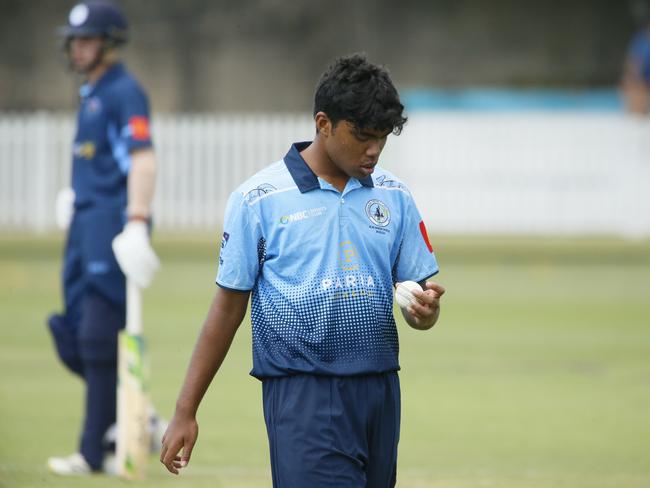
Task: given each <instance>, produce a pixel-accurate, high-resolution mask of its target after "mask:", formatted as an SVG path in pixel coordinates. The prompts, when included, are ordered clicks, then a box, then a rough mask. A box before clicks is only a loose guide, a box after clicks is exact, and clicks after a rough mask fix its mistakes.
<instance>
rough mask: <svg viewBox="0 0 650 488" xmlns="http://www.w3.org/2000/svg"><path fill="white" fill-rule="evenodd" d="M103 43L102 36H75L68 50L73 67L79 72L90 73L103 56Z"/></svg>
mask: <svg viewBox="0 0 650 488" xmlns="http://www.w3.org/2000/svg"><path fill="white" fill-rule="evenodd" d="M103 43H104V40H103V39H102V38H101V37H73V38H72V39H71V40H70V46H69V51H68V56H69V57H70V65H71V66H72V69H74V70H75V71H76V72H77V73H88V71H90V70H91V69H93V68H94V67H95V66H97V62H98V60H99V58H100V57H101V56H102V48H103Z"/></svg>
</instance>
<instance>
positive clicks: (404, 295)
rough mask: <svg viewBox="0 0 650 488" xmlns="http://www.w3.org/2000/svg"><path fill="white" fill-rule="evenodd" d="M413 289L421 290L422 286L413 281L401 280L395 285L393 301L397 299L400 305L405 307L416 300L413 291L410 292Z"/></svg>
mask: <svg viewBox="0 0 650 488" xmlns="http://www.w3.org/2000/svg"><path fill="white" fill-rule="evenodd" d="M413 290H420V291H422V287H421V286H420V285H419V284H417V283H416V282H415V281H403V282H401V283H400V284H399V285H397V288H396V289H395V301H397V304H398V305H399V306H400V307H402V308H406V307H408V306H409V305H410V304H411V302H413V301H415V300H416V298H415V297H414V296H413V293H411V292H412V291H413Z"/></svg>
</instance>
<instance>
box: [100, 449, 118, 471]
mask: <svg viewBox="0 0 650 488" xmlns="http://www.w3.org/2000/svg"><path fill="white" fill-rule="evenodd" d="M102 469H103V470H104V474H105V475H107V476H117V457H116V456H115V454H112V453H111V454H105V455H104V461H103V462H102Z"/></svg>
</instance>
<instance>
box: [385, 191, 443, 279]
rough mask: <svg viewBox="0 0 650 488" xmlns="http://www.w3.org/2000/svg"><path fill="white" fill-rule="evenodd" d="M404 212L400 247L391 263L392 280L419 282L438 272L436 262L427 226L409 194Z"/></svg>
mask: <svg viewBox="0 0 650 488" xmlns="http://www.w3.org/2000/svg"><path fill="white" fill-rule="evenodd" d="M404 214H405V218H404V223H403V225H402V229H401V231H402V235H401V240H400V247H399V250H398V253H397V257H396V259H395V263H394V264H393V281H394V282H402V281H407V280H410V281H416V282H420V281H422V280H425V279H427V278H428V277H430V276H433V275H434V274H436V273H437V272H438V262H437V261H436V256H435V254H434V253H433V248H432V247H431V243H430V241H429V236H428V234H427V228H426V226H425V225H424V221H423V220H422V217H421V216H420V212H419V211H418V209H417V207H416V206H415V202H414V201H413V199H412V198H411V197H410V196H409V197H408V198H407V200H406V204H405V209H404Z"/></svg>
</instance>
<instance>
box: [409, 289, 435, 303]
mask: <svg viewBox="0 0 650 488" xmlns="http://www.w3.org/2000/svg"><path fill="white" fill-rule="evenodd" d="M413 296H414V297H415V298H416V299H417V302H419V304H420V305H429V306H431V305H433V304H434V303H435V301H436V300H437V299H438V294H437V293H436V292H435V291H433V290H426V291H417V290H415V291H414V292H413Z"/></svg>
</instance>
